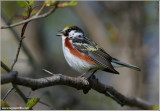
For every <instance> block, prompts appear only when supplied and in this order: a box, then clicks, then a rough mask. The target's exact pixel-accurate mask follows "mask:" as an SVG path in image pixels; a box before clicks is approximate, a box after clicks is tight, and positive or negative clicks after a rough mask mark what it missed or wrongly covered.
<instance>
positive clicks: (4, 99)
mask: <svg viewBox="0 0 160 111" xmlns="http://www.w3.org/2000/svg"><path fill="white" fill-rule="evenodd" d="M13 89H14V88H13V86H12V87H11V88H10V89H9V90H8V91H7V93H6V94H5V95H4V97H3V101H4V100H5V99H6V97H7V96H8V95H9V93H10V92H11V91H12V90H13Z"/></svg>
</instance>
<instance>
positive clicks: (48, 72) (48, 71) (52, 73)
mask: <svg viewBox="0 0 160 111" xmlns="http://www.w3.org/2000/svg"><path fill="white" fill-rule="evenodd" d="M42 70H43V71H45V72H47V73H48V74H51V75H52V76H53V75H54V74H53V73H52V72H50V71H48V70H46V69H42Z"/></svg>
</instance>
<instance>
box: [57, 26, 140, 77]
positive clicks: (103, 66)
mask: <svg viewBox="0 0 160 111" xmlns="http://www.w3.org/2000/svg"><path fill="white" fill-rule="evenodd" d="M59 32H60V34H57V36H61V37H62V48H63V54H64V57H65V59H66V61H67V63H68V64H69V66H70V67H72V68H73V69H74V70H76V71H78V72H79V73H82V75H81V77H83V76H84V75H85V74H87V73H89V72H91V73H92V74H91V75H93V74H94V73H95V72H96V71H97V70H102V71H105V72H109V73H112V74H119V72H118V71H116V70H115V68H117V67H127V68H131V69H134V70H137V71H141V69H140V68H139V67H137V66H134V65H131V64H128V63H125V62H122V61H120V60H118V59H116V58H114V57H112V56H110V55H109V54H108V53H107V52H106V51H105V50H104V49H103V48H102V47H100V46H99V45H98V44H97V43H95V42H94V41H92V40H91V39H89V38H88V37H87V36H86V35H85V34H84V32H83V30H82V29H81V28H79V27H78V26H76V25H69V26H66V27H65V28H64V29H63V30H60V31H59Z"/></svg>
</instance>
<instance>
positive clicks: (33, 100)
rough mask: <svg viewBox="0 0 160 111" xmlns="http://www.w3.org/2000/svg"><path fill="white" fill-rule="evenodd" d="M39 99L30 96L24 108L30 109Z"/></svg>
mask: <svg viewBox="0 0 160 111" xmlns="http://www.w3.org/2000/svg"><path fill="white" fill-rule="evenodd" d="M39 100H40V98H31V99H30V100H29V101H28V102H27V104H26V106H25V109H27V110H28V109H31V108H32V107H33V106H35V105H36V104H37V102H38V101H39Z"/></svg>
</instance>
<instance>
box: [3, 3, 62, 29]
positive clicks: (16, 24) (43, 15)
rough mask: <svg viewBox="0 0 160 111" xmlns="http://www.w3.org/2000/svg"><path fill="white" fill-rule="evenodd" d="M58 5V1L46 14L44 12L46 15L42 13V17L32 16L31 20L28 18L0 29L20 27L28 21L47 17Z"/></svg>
mask: <svg viewBox="0 0 160 111" xmlns="http://www.w3.org/2000/svg"><path fill="white" fill-rule="evenodd" d="M58 3H59V2H58V1H57V2H55V5H54V7H53V8H51V9H50V10H49V11H48V12H46V13H44V14H42V15H38V16H36V15H34V16H32V17H31V18H29V19H26V20H23V21H20V22H18V23H15V24H12V25H9V26H1V29H6V28H11V27H15V26H18V25H22V24H25V23H27V22H30V21H32V20H36V19H40V18H44V17H47V16H49V15H50V14H52V13H53V12H54V11H55V10H56V8H57V5H58Z"/></svg>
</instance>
